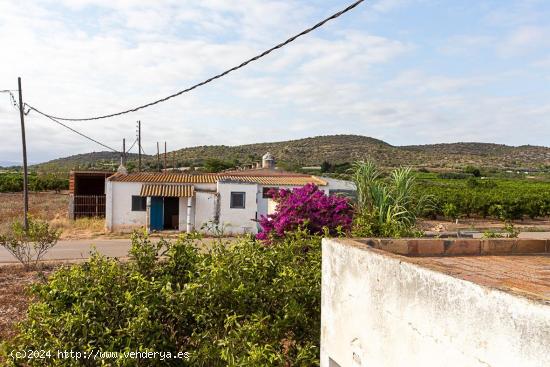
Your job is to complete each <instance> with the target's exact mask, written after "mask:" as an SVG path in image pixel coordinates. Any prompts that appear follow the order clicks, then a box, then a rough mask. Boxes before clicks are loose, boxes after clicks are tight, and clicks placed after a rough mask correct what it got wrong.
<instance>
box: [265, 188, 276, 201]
mask: <svg viewBox="0 0 550 367" xmlns="http://www.w3.org/2000/svg"><path fill="white" fill-rule="evenodd" d="M269 190H275V191H277V190H278V189H277V188H276V187H264V188H263V190H262V197H263V198H264V199H271V196H269V195H268V194H267V193H268V192H269Z"/></svg>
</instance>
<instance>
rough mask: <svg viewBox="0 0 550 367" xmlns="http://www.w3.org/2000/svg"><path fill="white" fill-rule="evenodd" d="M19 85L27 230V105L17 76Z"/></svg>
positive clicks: (27, 222) (26, 227) (24, 205)
mask: <svg viewBox="0 0 550 367" xmlns="http://www.w3.org/2000/svg"><path fill="white" fill-rule="evenodd" d="M17 85H18V86H19V116H20V117H21V139H22V142H23V207H24V219H23V223H24V225H25V231H28V230H29V176H28V174H29V173H28V171H27V141H26V139H25V106H24V105H23V91H22V90H21V78H20V77H19V78H17Z"/></svg>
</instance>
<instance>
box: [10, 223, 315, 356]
mask: <svg viewBox="0 0 550 367" xmlns="http://www.w3.org/2000/svg"><path fill="white" fill-rule="evenodd" d="M199 245H200V243H199V241H198V240H197V238H196V237H189V236H183V237H181V238H180V239H179V240H177V241H175V242H162V243H161V244H160V245H158V244H155V243H152V242H151V241H149V239H148V238H147V236H145V235H135V236H134V237H133V241H132V250H131V256H132V258H131V260H130V261H129V262H128V263H121V262H119V261H117V260H115V259H109V258H105V257H103V256H100V255H98V254H94V255H93V256H92V258H91V259H90V260H89V261H88V262H86V263H84V264H80V265H73V266H70V267H69V266H67V267H63V268H61V269H60V270H58V271H56V272H55V273H54V274H53V275H51V277H50V278H49V279H48V281H47V282H46V283H43V284H37V285H35V286H34V287H33V289H32V292H33V294H34V295H35V297H36V299H37V301H36V302H35V303H34V304H32V305H31V306H30V309H29V313H28V318H27V319H26V320H25V321H24V322H22V323H21V324H20V328H19V330H20V333H19V335H18V336H17V337H15V338H14V339H13V340H12V341H10V342H9V343H6V344H5V345H4V348H3V350H4V353H9V351H11V350H14V349H16V350H28V349H33V350H51V351H52V353H55V351H57V350H71V349H72V350H75V351H86V352H92V351H103V352H107V351H110V352H112V351H118V352H124V351H164V352H168V351H169V352H171V353H174V354H175V353H177V352H179V351H182V352H189V353H190V359H189V360H188V361H182V360H179V361H172V362H167V361H164V362H163V361H160V360H147V361H143V360H142V361H137V360H131V359H124V358H122V357H120V358H119V359H116V360H103V361H99V360H95V361H86V360H80V361H75V360H74V359H73V360H71V359H65V360H62V359H55V358H54V359H50V360H46V361H44V360H33V359H27V360H19V361H15V362H14V361H13V360H10V361H9V362H10V363H11V364H12V365H23V363H26V364H28V365H30V366H44V365H50V366H82V365H84V366H85V365H90V366H96V365H102V363H103V365H114V366H136V365H147V366H161V365H162V366H163V365H193V366H290V365H292V366H313V365H318V364H319V360H318V355H319V339H320V296H321V294H320V282H321V251H320V237H311V236H309V235H307V234H306V233H304V232H301V231H297V232H295V233H293V234H292V235H290V236H289V237H286V238H285V239H284V240H281V241H280V242H278V243H276V244H273V245H271V246H264V245H262V244H261V243H258V242H256V241H254V240H253V239H250V238H243V239H240V240H237V241H235V242H233V243H216V244H214V245H212V248H211V249H210V250H209V251H208V252H207V253H204V252H201V251H199V250H198V248H199V247H200V246H199ZM170 363H172V364H170Z"/></svg>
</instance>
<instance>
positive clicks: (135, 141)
mask: <svg viewBox="0 0 550 367" xmlns="http://www.w3.org/2000/svg"><path fill="white" fill-rule="evenodd" d="M137 141H138V139H137V138H136V140H134V142H133V143H132V145H131V146H130V148H128V149H127V150H126V152H125V153H130V150H132V148H133V147H134V145H136V143H137Z"/></svg>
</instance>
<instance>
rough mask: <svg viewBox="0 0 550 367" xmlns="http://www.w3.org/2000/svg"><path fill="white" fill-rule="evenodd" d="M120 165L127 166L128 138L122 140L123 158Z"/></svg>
mask: <svg viewBox="0 0 550 367" xmlns="http://www.w3.org/2000/svg"><path fill="white" fill-rule="evenodd" d="M120 164H122V165H126V138H122V157H120Z"/></svg>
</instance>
